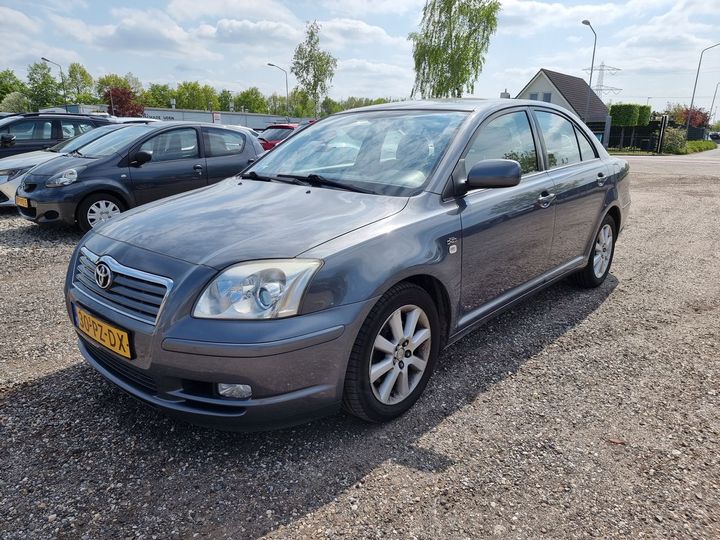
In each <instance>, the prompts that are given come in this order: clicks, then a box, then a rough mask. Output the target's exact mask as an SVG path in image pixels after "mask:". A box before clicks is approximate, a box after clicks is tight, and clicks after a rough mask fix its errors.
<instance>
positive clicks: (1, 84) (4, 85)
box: [0, 69, 27, 100]
mask: <svg viewBox="0 0 720 540" xmlns="http://www.w3.org/2000/svg"><path fill="white" fill-rule="evenodd" d="M11 92H20V93H22V94H24V93H25V92H27V87H26V86H25V83H23V82H22V81H21V80H20V79H18V78H17V76H16V75H15V72H14V71H13V70H11V69H5V70H3V71H0V100H2V99H3V98H4V97H5V96H7V95H8V94H9V93H11Z"/></svg>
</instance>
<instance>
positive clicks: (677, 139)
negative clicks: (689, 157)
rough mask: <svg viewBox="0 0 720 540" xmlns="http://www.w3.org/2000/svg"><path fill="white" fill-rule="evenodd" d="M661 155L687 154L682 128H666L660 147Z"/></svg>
mask: <svg viewBox="0 0 720 540" xmlns="http://www.w3.org/2000/svg"><path fill="white" fill-rule="evenodd" d="M662 152H663V154H687V136H686V133H685V130H684V129H682V128H667V129H666V130H665V137H664V138H663V145H662Z"/></svg>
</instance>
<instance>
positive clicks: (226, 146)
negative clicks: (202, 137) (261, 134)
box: [205, 128, 245, 157]
mask: <svg viewBox="0 0 720 540" xmlns="http://www.w3.org/2000/svg"><path fill="white" fill-rule="evenodd" d="M205 134H206V135H207V142H208V145H207V146H208V148H207V157H219V156H231V155H233V154H241V153H242V151H243V150H244V149H245V135H243V134H242V133H240V132H238V131H229V130H226V129H214V128H208V129H206V130H205Z"/></svg>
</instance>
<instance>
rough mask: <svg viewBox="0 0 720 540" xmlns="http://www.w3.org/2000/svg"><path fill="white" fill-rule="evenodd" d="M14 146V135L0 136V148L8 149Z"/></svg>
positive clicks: (5, 134) (4, 134)
mask: <svg viewBox="0 0 720 540" xmlns="http://www.w3.org/2000/svg"><path fill="white" fill-rule="evenodd" d="M14 145H15V135H10V134H9V133H3V134H2V135H0V146H3V147H8V146H14Z"/></svg>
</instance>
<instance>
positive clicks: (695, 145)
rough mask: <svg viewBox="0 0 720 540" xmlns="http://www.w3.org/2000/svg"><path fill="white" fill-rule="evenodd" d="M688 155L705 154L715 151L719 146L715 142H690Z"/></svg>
mask: <svg viewBox="0 0 720 540" xmlns="http://www.w3.org/2000/svg"><path fill="white" fill-rule="evenodd" d="M686 148H687V153H688V154H692V153H693V152H705V151H706V150H715V149H716V148H717V144H715V143H714V142H713V141H688V143H687V147H686Z"/></svg>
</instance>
